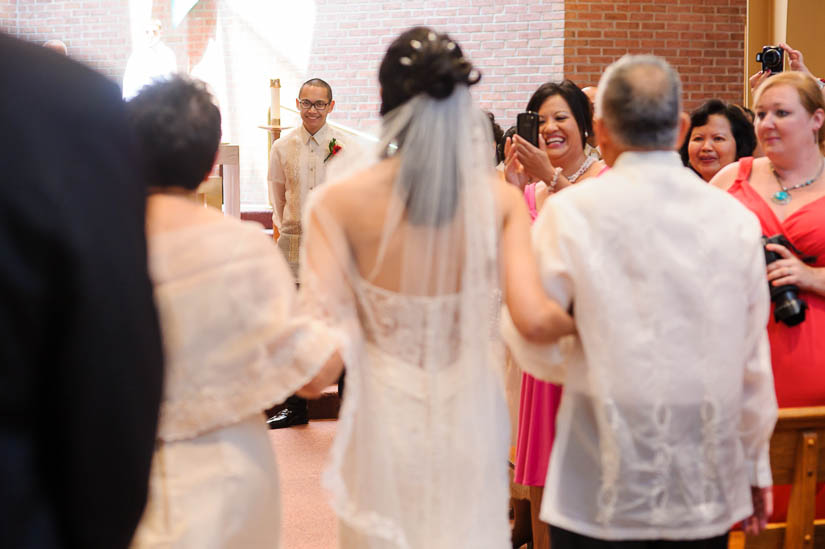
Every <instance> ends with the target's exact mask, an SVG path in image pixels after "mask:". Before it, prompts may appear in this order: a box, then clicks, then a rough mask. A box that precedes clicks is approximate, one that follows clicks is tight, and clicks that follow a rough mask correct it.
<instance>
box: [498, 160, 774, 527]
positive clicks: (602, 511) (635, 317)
mask: <svg viewBox="0 0 825 549" xmlns="http://www.w3.org/2000/svg"><path fill="white" fill-rule="evenodd" d="M533 247H534V249H535V251H536V253H537V256H538V261H539V268H540V270H541V274H542V279H543V283H544V285H545V288H546V289H547V291H548V292H549V293H550V295H551V296H553V297H554V298H555V299H557V300H558V301H559V302H560V303H561V304H562V305H563V306H564V307H569V306H570V305H571V304H572V306H573V310H574V316H575V321H576V326H577V330H578V336H569V337H568V338H566V339H563V340H562V341H561V342H560V343H559V344H558V345H553V346H548V347H542V346H537V345H531V344H529V343H527V342H526V341H525V340H524V339H522V338H521V336H520V335H519V334H518V333H517V332H516V330H515V328H514V326H513V324H512V321H511V320H510V318H509V315H505V318H504V320H503V324H502V330H503V333H504V336H505V340H506V341H507V343H508V345H509V346H510V349H511V350H512V352H513V354H514V356H515V357H516V360H517V362H518V364H519V365H520V366H521V367H522V368H524V369H525V370H526V371H528V372H529V373H531V374H532V375H534V376H537V377H539V378H541V379H545V380H548V381H554V382H557V383H563V384H564V394H563V397H562V402H561V405H560V408H559V413H558V416H557V419H556V422H557V426H556V439H555V443H554V446H553V453H552V455H551V458H550V466H549V469H548V474H547V483H546V485H545V490H544V498H543V501H542V508H541V518H542V520H544V521H546V522H548V523H550V524H552V525H555V526H559V527H561V528H565V529H567V530H571V531H573V532H576V533H580V534H584V535H586V536H591V537H596V538H600V539H608V540H624V539H699V538H708V537H713V536H717V535H720V534H722V533H724V532H726V531H727V530H728V529H729V528H730V527H731V525H733V524H734V523H735V522H736V521H738V520H741V519H743V518H745V517H747V516H749V515H750V514H751V513H752V506H751V492H750V486H751V485H754V486H769V485H770V484H771V475H770V466H769V461H768V442H769V438H770V435H771V432H772V430H773V425H774V423H775V420H776V412H777V408H776V398H775V396H774V388H773V378H772V374H771V365H770V354H769V351H768V340H767V334H766V330H765V324H766V322H767V319H768V311H769V300H768V285H767V280H766V277H765V258H764V254H763V250H762V246H761V243H760V230H759V223H758V222H757V220H756V218H755V217H754V216H753V215H752V214H751V213H750V212H748V211H747V210H746V209H745V208H743V207H741V205H740V204H739V203H738V202H737V201H736V200H735V199H732V197H730V196H728V195H727V194H726V193H724V192H720V191H719V190H718V189H716V188H713V187H710V186H708V185H706V184H705V183H703V182H702V181H701V180H700V179H699V178H698V177H697V176H696V175H695V174H693V173H692V172H690V171H689V170H688V169H686V168H684V167H682V165H681V162H680V161H679V157H678V155H677V154H676V153H674V152H648V153H630V152H626V153H624V154H623V155H621V157H620V158H619V159H618V160H617V161H616V163H615V165H614V166H613V167H612V168H611V169H610V170H609V171H608V172H606V173H605V174H604V175H602V176H601V177H598V178H596V179H592V180H588V181H586V182H584V183H581V184H578V185H575V186H574V187H572V188H570V189H565V190H564V191H563V192H560V193H558V194H557V195H553V196H552V197H551V198H550V199H548V200H547V202H546V203H545V205H544V207H543V209H542V211H541V213H540V215H539V217H538V219H537V220H536V223H535V225H534V226H533Z"/></svg>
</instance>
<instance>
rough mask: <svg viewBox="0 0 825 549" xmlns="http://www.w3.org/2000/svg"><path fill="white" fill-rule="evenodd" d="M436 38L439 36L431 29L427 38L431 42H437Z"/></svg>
mask: <svg viewBox="0 0 825 549" xmlns="http://www.w3.org/2000/svg"><path fill="white" fill-rule="evenodd" d="M436 38H438V36H436V34H435V33H434V32H433V31H430V34H428V35H427V39H428V40H429V41H430V42H435V39H436Z"/></svg>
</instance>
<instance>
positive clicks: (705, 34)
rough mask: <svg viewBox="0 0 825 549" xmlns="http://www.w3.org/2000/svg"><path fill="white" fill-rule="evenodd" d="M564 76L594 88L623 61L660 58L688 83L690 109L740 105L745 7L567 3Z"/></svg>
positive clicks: (743, 2) (739, 3) (650, 1)
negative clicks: (634, 56) (710, 102)
mask: <svg viewBox="0 0 825 549" xmlns="http://www.w3.org/2000/svg"><path fill="white" fill-rule="evenodd" d="M565 12H566V18H565V28H564V46H565V51H564V74H565V75H566V76H567V77H569V78H571V79H573V80H574V81H575V82H576V83H577V84H579V85H580V86H586V85H595V84H596V83H597V82H598V80H599V77H600V76H601V73H602V71H603V69H604V67H605V66H606V65H607V64H609V63H611V62H612V61H614V60H615V59H617V58H618V57H621V56H622V55H624V54H625V53H654V54H656V55H660V56H662V57H664V58H666V59H667V60H668V61H669V62H670V63H671V64H672V65H673V66H674V67H676V69H677V70H678V71H679V73H680V75H681V76H682V84H683V86H684V91H685V93H684V99H685V108H686V109H687V110H691V109H693V108H695V107H697V106H698V105H699V104H700V103H702V102H703V101H705V100H706V99H709V98H711V97H718V98H720V99H723V100H725V101H733V102H737V103H738V102H741V100H742V71H743V57H742V50H743V48H744V47H745V46H744V42H745V24H746V14H747V0H609V1H608V0H567V2H566V3H565Z"/></svg>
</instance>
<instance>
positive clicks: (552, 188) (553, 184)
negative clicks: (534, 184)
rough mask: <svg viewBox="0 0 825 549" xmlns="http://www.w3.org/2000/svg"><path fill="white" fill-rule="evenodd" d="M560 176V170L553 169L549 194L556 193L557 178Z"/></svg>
mask: <svg viewBox="0 0 825 549" xmlns="http://www.w3.org/2000/svg"><path fill="white" fill-rule="evenodd" d="M560 175H561V168H555V169H554V170H553V180H552V181H551V182H550V192H551V193H553V192H556V184H557V183H558V182H559V176H560Z"/></svg>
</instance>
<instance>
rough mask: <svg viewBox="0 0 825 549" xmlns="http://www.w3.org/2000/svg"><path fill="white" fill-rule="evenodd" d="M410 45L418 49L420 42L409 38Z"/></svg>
mask: <svg viewBox="0 0 825 549" xmlns="http://www.w3.org/2000/svg"><path fill="white" fill-rule="evenodd" d="M410 47H411V48H412V49H414V50H420V49H421V42H419V41H418V40H410Z"/></svg>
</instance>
